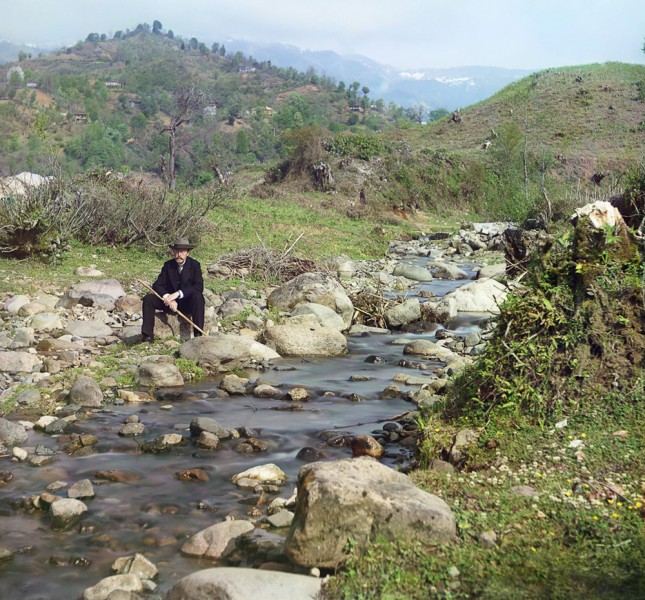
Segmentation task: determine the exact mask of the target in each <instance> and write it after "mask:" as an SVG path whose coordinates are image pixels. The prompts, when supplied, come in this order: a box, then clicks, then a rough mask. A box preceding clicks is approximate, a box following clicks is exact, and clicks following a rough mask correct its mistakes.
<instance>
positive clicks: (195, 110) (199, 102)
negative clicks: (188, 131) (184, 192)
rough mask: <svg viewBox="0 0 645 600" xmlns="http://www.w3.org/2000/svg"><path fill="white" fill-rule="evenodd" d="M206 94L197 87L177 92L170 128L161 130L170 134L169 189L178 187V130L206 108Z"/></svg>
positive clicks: (181, 88)
mask: <svg viewBox="0 0 645 600" xmlns="http://www.w3.org/2000/svg"><path fill="white" fill-rule="evenodd" d="M204 104H205V96H204V93H203V92H202V91H200V90H198V89H197V88H196V87H195V86H186V87H180V88H179V89H178V90H177V91H176V92H175V107H174V110H173V112H172V114H171V115H170V123H169V125H168V127H165V128H164V129H162V130H161V132H162V133H164V132H166V131H167V132H168V133H169V136H170V137H169V139H168V167H167V173H168V177H167V180H168V189H171V190H174V189H175V187H176V175H175V154H176V151H177V129H179V127H181V126H182V125H183V124H184V123H190V121H191V119H193V118H194V117H195V116H196V115H197V114H199V112H200V111H201V110H202V109H203V108H204Z"/></svg>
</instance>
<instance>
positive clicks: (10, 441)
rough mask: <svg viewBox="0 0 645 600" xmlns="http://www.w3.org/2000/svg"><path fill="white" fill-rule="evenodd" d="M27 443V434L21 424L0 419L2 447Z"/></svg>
mask: <svg viewBox="0 0 645 600" xmlns="http://www.w3.org/2000/svg"><path fill="white" fill-rule="evenodd" d="M26 441H27V432H26V431H25V428H24V427H23V426H22V425H20V424H19V423H13V422H12V421H7V419H2V418H0V445H5V446H16V445H17V444H22V443H24V442H26Z"/></svg>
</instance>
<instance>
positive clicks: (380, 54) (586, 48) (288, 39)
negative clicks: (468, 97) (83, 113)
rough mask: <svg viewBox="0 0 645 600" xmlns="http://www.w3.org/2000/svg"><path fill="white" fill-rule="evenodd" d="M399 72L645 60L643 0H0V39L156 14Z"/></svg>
mask: <svg viewBox="0 0 645 600" xmlns="http://www.w3.org/2000/svg"><path fill="white" fill-rule="evenodd" d="M155 19H156V20H158V21H160V22H161V24H162V25H163V28H164V31H165V30H167V29H172V30H173V32H174V33H175V35H176V36H181V37H185V38H190V37H196V38H197V39H198V40H199V41H200V42H204V43H206V44H207V45H208V46H209V47H210V45H211V44H212V43H213V42H220V43H222V42H225V41H226V40H227V39H230V38H236V39H243V40H249V41H254V42H281V43H286V44H293V45H295V46H299V47H300V48H302V49H306V50H334V51H336V52H338V53H340V54H363V55H365V56H368V57H370V58H372V59H374V60H376V61H378V62H380V63H384V64H390V65H393V66H396V67H401V68H413V67H455V66H472V65H482V66H494V67H507V68H523V69H524V68H525V69H541V68H546V67H557V66H567V65H579V64H589V63H595V62H607V61H621V62H629V63H644V62H645V54H643V52H642V48H643V42H644V38H645V0H460V1H459V2H457V1H455V0H440V1H437V0H175V1H172V2H171V1H168V0H0V39H7V40H10V41H14V42H31V43H36V44H47V45H55V46H64V45H70V44H73V43H75V42H77V41H78V40H80V39H85V37H87V34H88V33H91V32H95V33H99V34H100V33H106V34H108V35H109V34H112V33H114V32H115V31H118V30H123V31H125V30H126V29H134V28H135V27H136V26H137V24H139V23H148V24H150V25H152V22H153V21H154V20H155Z"/></svg>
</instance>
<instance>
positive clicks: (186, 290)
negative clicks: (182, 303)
mask: <svg viewBox="0 0 645 600" xmlns="http://www.w3.org/2000/svg"><path fill="white" fill-rule="evenodd" d="M152 289H154V291H155V292H157V293H158V294H159V295H160V296H163V295H164V294H174V293H175V292H176V291H178V290H181V291H182V293H183V294H184V298H183V299H184V300H188V301H190V300H191V299H192V297H193V296H194V295H196V294H200V295H203V293H204V278H203V276H202V266H201V265H200V264H199V262H197V261H196V260H195V259H194V258H191V257H190V256H188V257H186V262H185V263H184V268H183V269H182V271H181V275H179V267H178V266H177V262H176V261H175V259H170V260H168V261H166V262H165V263H164V264H163V267H162V268H161V273H159V277H157V280H156V281H155V282H154V283H153V284H152Z"/></svg>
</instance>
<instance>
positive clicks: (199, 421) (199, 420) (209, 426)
mask: <svg viewBox="0 0 645 600" xmlns="http://www.w3.org/2000/svg"><path fill="white" fill-rule="evenodd" d="M204 431H206V432H208V433H212V434H213V435H216V436H217V437H218V438H220V439H223V440H225V439H228V438H230V437H231V433H230V431H229V430H228V429H226V428H225V427H222V426H221V425H220V424H219V423H218V422H217V421H216V420H215V419H212V418H211V417H196V418H195V419H193V420H192V421H191V422H190V435H191V436H192V437H198V436H199V435H201V434H202V433H203V432H204Z"/></svg>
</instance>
